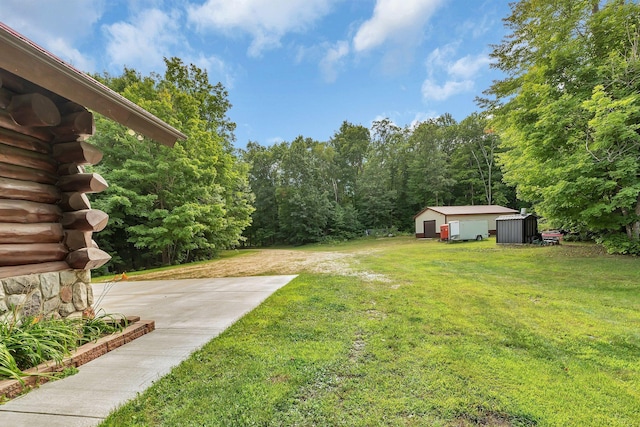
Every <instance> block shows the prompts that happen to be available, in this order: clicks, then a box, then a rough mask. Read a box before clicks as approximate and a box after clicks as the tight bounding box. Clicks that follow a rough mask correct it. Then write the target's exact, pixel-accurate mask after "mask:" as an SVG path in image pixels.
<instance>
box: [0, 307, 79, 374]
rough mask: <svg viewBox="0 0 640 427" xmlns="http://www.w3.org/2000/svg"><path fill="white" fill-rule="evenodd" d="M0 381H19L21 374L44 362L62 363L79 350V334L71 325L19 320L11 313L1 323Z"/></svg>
mask: <svg viewBox="0 0 640 427" xmlns="http://www.w3.org/2000/svg"><path fill="white" fill-rule="evenodd" d="M0 340H1V342H0V377H5V378H12V379H20V378H21V377H23V376H24V375H25V374H24V373H23V371H24V370H25V369H29V368H31V367H34V366H36V365H38V364H40V363H43V362H46V361H50V360H51V361H54V362H55V363H60V362H62V359H63V358H64V357H65V356H67V355H68V354H69V353H70V351H71V350H73V349H75V348H76V347H77V346H78V340H79V330H78V328H77V326H76V325H74V324H73V323H72V322H69V321H65V320H61V319H43V318H42V317H41V316H25V317H19V316H18V314H17V312H16V311H15V310H14V312H13V315H12V316H11V317H10V318H9V320H5V321H4V322H1V323H0Z"/></svg>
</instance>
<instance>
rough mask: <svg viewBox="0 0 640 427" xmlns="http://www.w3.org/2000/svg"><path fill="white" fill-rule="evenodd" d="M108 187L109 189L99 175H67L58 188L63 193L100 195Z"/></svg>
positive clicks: (60, 181)
mask: <svg viewBox="0 0 640 427" xmlns="http://www.w3.org/2000/svg"><path fill="white" fill-rule="evenodd" d="M107 187H109V184H107V181H105V179H104V178H103V177H101V176H100V174H97V173H78V174H75V175H65V176H61V177H60V179H59V180H58V188H59V189H60V190H62V191H76V192H80V193H99V192H101V191H104V190H105V189H106V188H107Z"/></svg>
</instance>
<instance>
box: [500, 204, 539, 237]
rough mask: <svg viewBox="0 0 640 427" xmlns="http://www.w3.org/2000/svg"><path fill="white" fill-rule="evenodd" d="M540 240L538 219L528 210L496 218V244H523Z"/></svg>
mask: <svg viewBox="0 0 640 427" xmlns="http://www.w3.org/2000/svg"><path fill="white" fill-rule="evenodd" d="M540 240H541V238H540V234H539V233H538V217H536V216H535V215H533V214H528V213H527V212H526V210H524V209H523V210H522V211H521V212H520V213H519V214H516V215H503V216H500V217H498V218H496V243H513V244H523V243H534V242H535V241H540Z"/></svg>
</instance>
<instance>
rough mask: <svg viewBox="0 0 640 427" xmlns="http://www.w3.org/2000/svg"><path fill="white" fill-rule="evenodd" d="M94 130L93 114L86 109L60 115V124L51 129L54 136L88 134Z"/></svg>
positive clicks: (70, 136)
mask: <svg viewBox="0 0 640 427" xmlns="http://www.w3.org/2000/svg"><path fill="white" fill-rule="evenodd" d="M95 132H96V125H95V122H94V120H93V114H91V113H90V112H88V111H86V110H85V111H77V112H73V113H70V114H67V115H66V116H64V117H62V120H61V121H60V124H59V125H58V126H56V127H54V128H52V129H51V133H53V134H54V135H55V136H56V138H65V139H66V140H69V139H70V138H75V137H78V136H90V135H93V134H94V133H95Z"/></svg>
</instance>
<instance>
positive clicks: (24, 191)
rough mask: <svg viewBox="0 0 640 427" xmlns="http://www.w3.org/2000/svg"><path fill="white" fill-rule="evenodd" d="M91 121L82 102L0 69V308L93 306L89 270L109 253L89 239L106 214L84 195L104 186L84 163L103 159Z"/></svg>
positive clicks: (59, 311) (68, 310) (70, 310)
mask: <svg viewBox="0 0 640 427" xmlns="http://www.w3.org/2000/svg"><path fill="white" fill-rule="evenodd" d="M94 128H95V126H94V120H93V115H92V113H90V112H89V111H88V110H87V109H86V108H85V107H83V106H82V105H79V104H76V103H74V102H71V101H69V100H67V99H65V98H62V97H60V96H58V95H56V94H54V93H52V92H50V91H48V90H46V89H43V88H41V87H39V86H36V85H34V84H32V83H30V82H28V81H26V80H24V79H22V78H20V77H18V76H15V75H13V74H11V73H9V72H8V71H6V70H3V69H0V282H1V286H0V315H2V314H3V313H6V312H7V311H10V310H12V307H14V308H16V309H18V310H22V311H24V312H27V313H28V314H35V313H42V314H44V315H47V316H49V315H53V316H61V317H67V316H69V315H74V313H75V314H76V315H80V314H81V313H82V312H83V311H85V314H86V311H90V310H91V304H92V303H93V301H92V300H93V298H92V292H91V284H90V283H91V275H90V270H91V269H93V268H97V267H99V266H101V265H103V264H104V263H106V262H107V261H108V260H109V259H110V256H109V255H108V254H106V253H105V252H103V251H101V250H100V249H99V248H98V247H97V245H96V244H95V242H94V241H93V240H92V233H94V232H98V231H100V230H102V229H103V228H104V227H105V226H106V224H107V221H108V216H107V214H106V213H104V212H102V211H99V210H95V209H91V204H90V202H89V199H88V197H87V194H88V193H95V192H99V191H102V190H104V189H105V188H106V187H107V183H106V182H105V180H104V179H103V178H102V177H101V176H100V175H98V174H92V173H86V172H85V169H84V167H85V166H86V165H93V164H96V163H98V162H99V161H100V160H101V159H102V153H101V152H100V151H99V150H98V149H97V148H96V147H94V146H92V145H91V144H89V143H87V142H86V139H87V138H88V137H89V136H91V135H92V134H93V133H94Z"/></svg>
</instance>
